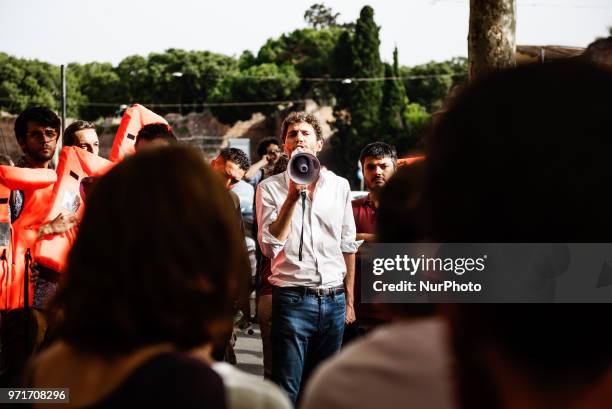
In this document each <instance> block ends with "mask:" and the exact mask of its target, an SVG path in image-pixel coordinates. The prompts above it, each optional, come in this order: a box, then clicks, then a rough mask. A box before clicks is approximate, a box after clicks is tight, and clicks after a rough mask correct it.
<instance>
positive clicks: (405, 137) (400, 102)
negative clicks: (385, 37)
mask: <svg viewBox="0 0 612 409" xmlns="http://www.w3.org/2000/svg"><path fill="white" fill-rule="evenodd" d="M385 77H386V78H391V77H395V78H396V79H393V80H389V79H387V80H386V81H385V85H384V88H383V100H382V105H381V108H380V129H381V131H382V133H383V135H382V139H383V140H384V141H385V142H387V143H390V144H393V145H395V147H396V148H397V150H398V152H404V151H406V150H407V149H409V148H411V147H412V145H414V142H415V141H414V135H412V132H411V129H410V125H409V123H408V122H407V121H406V115H407V112H406V111H407V107H408V97H407V96H406V89H405V88H404V84H403V83H402V81H401V80H400V79H399V67H398V58H397V47H396V48H395V50H394V51H393V66H391V65H390V64H385Z"/></svg>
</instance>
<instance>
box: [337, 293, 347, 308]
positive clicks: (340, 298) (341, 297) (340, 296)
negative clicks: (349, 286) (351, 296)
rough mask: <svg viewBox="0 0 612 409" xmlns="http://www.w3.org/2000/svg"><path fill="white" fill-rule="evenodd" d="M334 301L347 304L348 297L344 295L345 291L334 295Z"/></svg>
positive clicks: (343, 304) (343, 305)
mask: <svg viewBox="0 0 612 409" xmlns="http://www.w3.org/2000/svg"><path fill="white" fill-rule="evenodd" d="M334 302H335V303H336V305H339V306H342V307H345V306H346V298H345V296H344V293H342V294H336V295H335V296H334Z"/></svg>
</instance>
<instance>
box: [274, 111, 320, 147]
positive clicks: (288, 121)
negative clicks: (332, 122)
mask: <svg viewBox="0 0 612 409" xmlns="http://www.w3.org/2000/svg"><path fill="white" fill-rule="evenodd" d="M300 122H305V123H307V124H309V125H311V126H312V127H313V128H314V130H315V133H316V135H317V140H319V141H320V140H323V131H322V130H321V124H320V123H319V119H318V118H317V117H316V116H314V115H313V114H308V113H306V112H303V111H302V112H292V113H290V114H289V115H288V116H287V118H285V120H284V121H283V125H282V126H281V139H282V140H283V142H284V141H285V137H286V136H287V128H289V125H293V124H297V123H300Z"/></svg>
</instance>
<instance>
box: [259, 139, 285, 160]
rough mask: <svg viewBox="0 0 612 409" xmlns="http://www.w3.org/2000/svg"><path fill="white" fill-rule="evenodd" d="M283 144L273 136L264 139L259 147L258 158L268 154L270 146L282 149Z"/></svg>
mask: <svg viewBox="0 0 612 409" xmlns="http://www.w3.org/2000/svg"><path fill="white" fill-rule="evenodd" d="M282 144H283V143H282V142H281V141H280V140H279V139H278V138H275V137H273V136H270V137H268V138H263V139H262V140H261V141H260V142H259V144H258V145H257V156H259V157H260V158H262V157H263V156H264V155H265V154H266V153H267V152H268V146H270V145H277V146H278V147H279V148H280V147H281V145H282Z"/></svg>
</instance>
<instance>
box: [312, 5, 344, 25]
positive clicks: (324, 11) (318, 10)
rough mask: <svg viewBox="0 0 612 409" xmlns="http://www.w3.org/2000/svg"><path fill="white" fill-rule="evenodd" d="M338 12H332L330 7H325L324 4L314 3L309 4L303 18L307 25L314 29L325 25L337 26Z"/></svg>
mask: <svg viewBox="0 0 612 409" xmlns="http://www.w3.org/2000/svg"><path fill="white" fill-rule="evenodd" d="M339 16H340V14H339V13H334V12H333V10H332V9H331V7H326V6H325V4H322V3H316V4H313V5H312V6H310V8H309V9H308V10H306V12H305V13H304V20H306V23H308V25H309V26H311V27H312V28H314V29H315V30H319V29H322V28H327V27H334V26H337V25H338V23H337V19H338V17H339Z"/></svg>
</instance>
